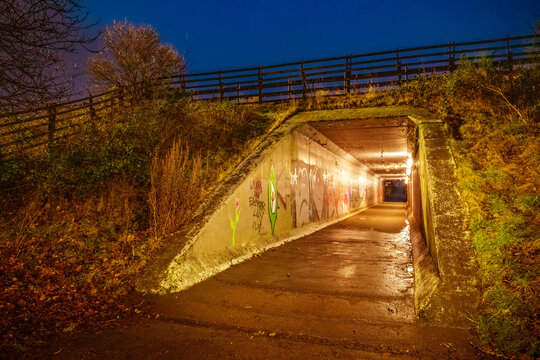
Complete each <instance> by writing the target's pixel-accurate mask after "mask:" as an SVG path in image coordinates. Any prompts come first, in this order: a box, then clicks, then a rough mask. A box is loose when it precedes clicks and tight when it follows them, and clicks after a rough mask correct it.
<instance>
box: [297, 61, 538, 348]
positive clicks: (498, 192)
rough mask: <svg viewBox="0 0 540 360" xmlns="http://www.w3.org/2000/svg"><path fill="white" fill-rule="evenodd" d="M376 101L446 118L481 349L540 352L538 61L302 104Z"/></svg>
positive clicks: (471, 67)
mask: <svg viewBox="0 0 540 360" xmlns="http://www.w3.org/2000/svg"><path fill="white" fill-rule="evenodd" d="M321 95H325V94H324V93H321ZM381 105H411V106H416V107H421V108H425V109H428V110H429V111H431V112H433V113H434V114H436V115H437V116H438V117H439V118H440V119H442V120H444V121H445V126H446V128H447V130H448V132H449V134H450V135H451V136H452V143H451V145H452V149H453V152H454V156H455V159H456V162H457V167H458V174H457V175H458V181H459V184H458V186H459V188H460V190H461V192H462V195H463V199H464V200H465V201H466V202H467V205H468V208H469V215H470V216H469V219H470V230H471V233H472V244H471V246H472V247H473V248H474V250H475V252H476V255H477V258H478V263H479V278H480V280H481V283H482V299H481V304H480V308H479V309H480V315H479V316H478V317H476V318H472V319H471V321H473V322H474V323H475V325H476V329H477V331H478V335H479V339H480V340H481V341H482V343H483V344H484V346H485V350H486V351H488V352H490V351H494V352H496V353H499V354H505V355H507V356H514V355H517V354H528V355H529V356H534V357H538V356H540V347H539V343H538V334H539V331H540V329H539V323H538V314H539V311H540V306H539V305H540V302H539V295H540V277H539V275H540V274H539V265H538V264H539V256H538V255H539V247H540V197H539V189H540V140H539V131H540V65H536V66H531V67H522V68H519V69H517V68H516V69H513V70H512V71H509V70H507V69H497V68H495V67H494V66H493V64H492V63H491V62H490V61H489V59H484V61H483V62H482V63H480V64H476V65H475V64H472V63H465V64H464V65H462V66H460V67H459V69H458V70H457V71H455V72H454V73H452V74H451V75H448V76H441V77H420V78H418V79H417V80H415V81H411V82H409V83H406V84H404V85H403V86H400V87H399V89H397V90H390V91H383V92H376V91H374V89H370V91H369V92H368V93H366V94H364V95H362V96H340V97H322V96H319V97H316V98H314V99H311V100H310V101H308V102H307V103H306V104H304V107H305V108H306V109H314V110H316V109H336V108H347V107H365V106H381Z"/></svg>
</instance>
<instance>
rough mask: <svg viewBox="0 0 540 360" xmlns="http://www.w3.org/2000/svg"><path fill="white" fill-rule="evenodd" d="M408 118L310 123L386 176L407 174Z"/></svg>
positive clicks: (373, 169) (379, 173) (377, 172)
mask: <svg viewBox="0 0 540 360" xmlns="http://www.w3.org/2000/svg"><path fill="white" fill-rule="evenodd" d="M408 124H409V119H407V118H382V119H360V120H344V121H334V122H330V121H329V122H318V123H312V124H310V125H311V126H312V127H314V128H315V129H317V130H318V131H319V132H320V133H322V134H323V135H324V136H326V137H327V138H329V139H330V140H331V141H333V142H334V143H335V144H336V145H338V146H339V147H341V148H342V149H343V150H345V151H346V152H348V153H349V154H351V155H352V156H354V157H355V158H357V159H358V160H359V161H361V162H362V163H364V164H365V165H366V166H368V167H369V168H370V169H371V170H372V171H373V172H375V173H376V174H378V175H381V176H383V177H399V176H405V170H406V164H407V132H408Z"/></svg>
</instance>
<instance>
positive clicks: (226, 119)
mask: <svg viewBox="0 0 540 360" xmlns="http://www.w3.org/2000/svg"><path fill="white" fill-rule="evenodd" d="M278 115H279V113H275V114H272V117H270V116H269V114H265V113H264V109H260V108H256V107H252V106H236V105H231V104H227V103H196V102H191V101H189V100H186V99H169V100H168V101H162V102H160V103H146V104H142V105H140V106H137V107H135V108H134V109H132V110H129V111H128V110H124V111H120V110H118V113H116V114H114V115H111V116H110V117H107V118H104V119H101V121H99V122H98V123H97V124H96V125H95V126H94V127H89V128H87V129H84V131H83V133H82V135H80V136H78V137H77V138H73V139H70V140H69V141H67V142H60V143H57V144H55V145H54V146H52V147H51V148H49V149H46V151H45V152H43V153H42V154H40V155H38V156H20V157H18V158H14V159H10V160H7V161H2V162H0V191H1V193H2V197H1V200H0V213H1V216H0V258H1V259H2V261H1V262H0V287H1V288H2V289H4V291H3V292H2V293H1V295H0V334H2V339H1V341H2V342H1V347H3V348H6V349H8V350H10V351H12V350H19V351H25V350H27V349H28V347H29V346H31V345H33V344H35V343H36V342H39V341H41V340H46V339H47V338H48V337H49V336H51V335H52V334H58V333H62V332H71V331H73V330H78V329H81V328H85V327H87V326H94V327H95V326H100V325H104V324H105V325H110V324H111V323H114V321H116V320H117V319H118V318H123V317H126V316H134V315H136V314H138V313H141V310H140V309H139V308H137V307H133V306H130V305H129V304H128V303H127V302H126V295H127V294H128V293H129V292H130V291H131V289H132V279H133V278H134V277H135V276H137V274H138V273H139V272H140V271H141V270H142V268H143V267H144V266H145V265H146V263H147V262H148V261H149V260H150V259H151V258H152V256H153V255H154V254H155V252H156V251H157V249H159V247H160V246H161V244H162V243H163V242H164V241H166V239H167V236H168V235H169V234H171V233H174V232H175V231H177V230H180V229H181V228H182V226H183V224H184V223H186V222H188V221H189V217H190V214H191V212H193V211H194V209H196V207H197V206H198V204H199V203H200V201H201V199H202V197H203V196H204V194H205V193H208V192H210V191H212V189H213V188H214V187H215V185H216V184H217V183H219V181H221V180H222V179H223V178H224V177H225V176H226V175H227V173H228V172H230V171H231V170H232V169H233V168H234V167H235V166H236V165H237V164H238V163H239V161H240V160H241V159H242V157H243V156H244V155H245V154H247V153H249V151H250V147H251V146H252V144H253V143H254V142H256V141H257V139H258V138H260V137H261V135H262V134H264V133H265V131H267V129H268V128H269V127H270V126H272V125H273V121H274V118H276V117H277V116H278ZM173 145H175V146H174V147H173ZM186 145H187V146H186ZM173 148H174V149H176V152H174V153H171V151H170V149H173ZM179 171H182V172H184V174H180V173H179ZM195 172H196V176H195ZM173 176H175V177H176V178H173ZM171 179H172V181H171ZM171 184H172V185H178V186H171ZM178 187H180V188H182V189H188V190H189V191H187V192H185V193H181V192H178V191H176V190H177V188H178ZM187 195H189V196H187ZM156 199H157V200H158V201H157V203H156V201H154V202H152V200H156ZM171 203H173V204H175V209H174V213H170V212H169V208H170V207H169V206H168V205H169V204H171ZM167 217H168V218H174V220H175V221H172V222H171V221H167V220H166V218H167Z"/></svg>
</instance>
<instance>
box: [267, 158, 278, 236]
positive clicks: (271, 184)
mask: <svg viewBox="0 0 540 360" xmlns="http://www.w3.org/2000/svg"><path fill="white" fill-rule="evenodd" d="M277 210H278V206H277V182H276V174H275V172H274V166H273V165H272V167H271V168H270V177H269V178H268V216H269V218H270V228H271V229H272V235H273V234H274V229H275V227H276V219H277Z"/></svg>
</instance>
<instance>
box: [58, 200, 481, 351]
mask: <svg viewBox="0 0 540 360" xmlns="http://www.w3.org/2000/svg"><path fill="white" fill-rule="evenodd" d="M408 231H409V229H408V225H407V223H406V221H405V205H404V204H403V203H384V204H380V205H377V206H375V207H372V208H370V209H368V210H366V211H364V212H362V213H360V214H358V215H355V216H353V217H350V218H349V219H347V220H344V221H342V222H339V223H337V224H334V225H332V226H329V227H327V228H325V229H323V230H320V231H318V232H316V233H313V234H311V235H309V236H306V237H304V238H301V239H298V240H295V241H293V242H290V243H287V244H285V245H283V246H281V247H279V248H276V249H273V250H270V251H268V252H266V253H264V254H261V256H259V257H256V258H253V259H251V260H249V261H247V262H244V263H242V264H239V265H236V266H233V267H231V268H229V269H228V270H226V271H224V272H222V273H220V274H218V275H217V276H215V277H213V278H211V279H209V280H207V281H205V282H203V283H200V284H198V285H196V286H193V287H192V288H190V289H188V290H186V291H183V292H180V293H176V294H171V295H167V296H145V297H144V299H145V301H147V302H149V303H150V304H151V308H152V310H153V312H154V313H156V314H159V317H158V319H152V320H147V321H141V322H138V323H136V324H132V325H131V326H129V327H125V328H121V329H116V330H109V331H105V332H101V333H98V334H91V335H85V336H79V337H77V338H75V339H69V340H68V341H62V342H61V343H58V344H56V345H55V346H56V347H53V348H52V349H54V350H56V351H57V350H58V348H59V347H61V348H62V351H61V352H60V353H59V354H57V355H54V356H51V358H96V359H97V358H126V359H127V358H131V359H135V358H137V359H139V358H149V359H153V358H178V359H216V358H220V359H229V358H230V359H237V358H249V359H252V358H256V359H259V358H260V359H289V358H296V359H303V358H317V359H318V358H338V359H339V358H341V359H351V358H352V359H356V358H358V359H378V358H389V357H390V358H399V359H418V358H426V359H450V358H456V359H469V358H475V355H474V352H473V350H472V348H471V347H470V345H469V343H468V338H467V337H468V330H465V329H455V328H446V327H442V326H433V325H428V324H424V323H421V322H419V321H416V320H415V314H414V298H413V295H414V277H413V268H412V258H411V244H410V241H409V236H408Z"/></svg>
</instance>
